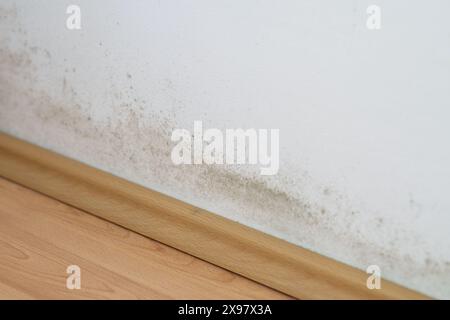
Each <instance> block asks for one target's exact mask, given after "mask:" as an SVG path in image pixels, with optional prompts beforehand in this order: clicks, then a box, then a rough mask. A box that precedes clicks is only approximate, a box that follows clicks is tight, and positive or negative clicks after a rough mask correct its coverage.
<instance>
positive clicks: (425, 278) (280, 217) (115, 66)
mask: <svg viewBox="0 0 450 320" xmlns="http://www.w3.org/2000/svg"><path fill="white" fill-rule="evenodd" d="M43 3H45V4H43ZM69 4H78V5H79V6H80V7H81V12H82V29H81V30H78V31H69V30H67V29H66V27H65V24H66V18H67V14H66V13H65V11H66V7H67V6H68V5H69ZM370 4H377V5H379V6H380V7H381V10H382V20H381V21H382V28H381V30H377V31H370V30H368V29H367V28H366V19H367V14H366V8H367V7H368V5H370ZM449 9H450V3H449V2H448V1H445V0H442V1H437V0H433V1H425V0H422V1H406V0H405V1H403V0H391V1H365V0H360V1H358V0H341V1H332V0H321V1H306V0H305V1H295V0H283V1H273V0H272V1H256V0H246V1H237V0H235V1H224V0H222V1H219V0H216V1H206V0H204V1H193V0H191V1H187V0H186V1H181V0H180V1H133V2H129V1H78V0H77V1H72V0H71V1H35V2H31V1H24V0H22V1H10V0H1V1H0V16H1V20H0V130H2V131H5V132H8V133H10V134H14V135H16V136H18V137H21V138H24V139H26V140H28V141H31V142H34V143H37V144H39V145H41V146H44V147H47V148H50V149H52V150H54V151H57V152H59V153H63V154H65V155H68V156H70V157H73V158H76V159H78V160H81V161H83V162H86V163H88V164H90V165H93V166H95V167H98V168H101V169H104V170H107V171H109V172H112V173H114V174H116V175H119V176H121V177H124V178H126V179H129V180H132V181H134V182H137V183H140V184H142V185H144V186H147V187H149V188H152V189H156V190H159V191H162V192H164V193H167V194H169V195H172V196H175V197H177V198H179V199H182V200H185V201H187V202H189V203H192V204H194V205H197V206H200V207H202V208H205V209H208V210H211V211H212V212H215V213H218V214H221V215H223V216H225V217H228V218H231V219H233V220H237V221H239V222H241V223H244V224H246V225H249V226H252V227H255V228H257V229H260V230H263V231H265V232H267V233H270V234H273V235H275V236H278V237H281V238H283V239H286V240H288V241H291V242H293V243H295V244H298V245H300V246H303V247H306V248H309V249H312V250H314V251H316V252H319V253H321V254H324V255H327V256H330V257H333V258H335V259H338V260H340V261H343V262H345V263H349V264H351V265H353V266H356V267H358V268H361V269H365V268H366V267H367V266H369V265H371V264H376V265H379V266H380V267H381V271H382V276H384V277H387V278H389V279H391V280H394V281H396V282H398V283H401V284H403V285H406V286H408V287H410V288H414V289H417V290H420V291H422V292H425V293H428V294H430V295H433V296H435V297H440V298H450V236H449V230H450V216H449V213H450V197H449V196H448V191H449V190H450V169H449V165H448V164H449V163H450V148H449V137H450V126H449V125H448V122H449V118H450V111H449V107H450V21H449V20H448V18H447V16H448V12H449ZM194 120H202V121H203V123H204V126H206V127H216V128H221V129H224V128H239V127H242V128H268V129H270V128H279V129H280V147H281V149H280V161H281V166H280V171H279V174H278V175H276V176H272V177H270V176H260V175H259V167H253V166H239V167H236V166H183V167H175V166H174V165H173V164H172V162H171V160H170V151H171V149H172V147H173V145H174V143H172V142H171V141H170V134H171V132H172V130H173V129H174V128H186V129H189V130H192V129H193V128H192V126H193V121H194Z"/></svg>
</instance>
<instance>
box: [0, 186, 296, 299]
mask: <svg viewBox="0 0 450 320" xmlns="http://www.w3.org/2000/svg"><path fill="white" fill-rule="evenodd" d="M69 265H78V266H79V267H80V268H81V289H80V290H76V289H75V290H69V289H67V288H66V279H67V277H68V274H67V273H66V268H67V267H68V266H69ZM287 298H290V297H288V296H286V295H284V294H281V293H279V292H277V291H275V290H272V289H270V288H268V287H265V286H263V285H260V284H258V283H256V282H253V281H251V280H248V279H246V278H243V277H241V276H239V275H236V274H234V273H232V272H229V271H227V270H224V269H222V268H219V267H217V266H214V265H212V264H209V263H207V262H205V261H202V260H199V259H197V258H195V257H192V256H190V255H187V254H185V253H182V252H180V251H178V250H175V249H173V248H170V247H168V246H166V245H163V244H161V243H158V242H156V241H153V240H151V239H148V238H146V237H144V236H141V235H139V234H137V233H134V232H132V231H129V230H127V229H124V228H122V227H120V226H117V225H115V224H112V223H110V222H107V221H105V220H102V219H100V218H97V217H94V216H92V215H90V214H87V213H85V212H83V211H80V210H78V209H75V208H73V207H70V206H67V205H65V204H63V203H61V202H59V201H56V200H54V199H51V198H49V197H46V196H44V195H42V194H39V193H37V192H34V191H32V190H29V189H26V188H24V187H22V186H19V185H17V184H14V183H12V182H10V181H7V180H5V179H2V178H0V299H287Z"/></svg>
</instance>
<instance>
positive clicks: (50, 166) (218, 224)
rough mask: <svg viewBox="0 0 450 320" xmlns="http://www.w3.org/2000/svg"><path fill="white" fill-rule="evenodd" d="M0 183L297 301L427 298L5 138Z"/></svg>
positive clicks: (1, 148) (0, 143)
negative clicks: (370, 281)
mask: <svg viewBox="0 0 450 320" xmlns="http://www.w3.org/2000/svg"><path fill="white" fill-rule="evenodd" d="M0 176H3V177H5V178H7V179H9V180H12V181H14V182H16V183H19V184H22V185H24V186H26V187H28V188H31V189H33V190H36V191H39V192H41V193H43V194H45V195H48V196H50V197H53V198H56V199H58V200H60V201H62V202H64V203H67V204H70V205H72V206H74V207H77V208H79V209H82V210H84V211H87V212H89V213H92V214H94V215H96V216H99V217H101V218H104V219H106V220H109V221H112V222H114V223H117V224H119V225H121V226H124V227H126V228H128V229H131V230H133V231H135V232H138V233H140V234H143V235H145V236H148V237H149V238H152V239H155V240H157V241H160V242H162V243H164V244H167V245H169V246H172V247H174V248H177V249H179V250H181V251H184V252H187V253H189V254H191V255H193V256H196V257H198V258H201V259H203V260H206V261H208V262H211V263H213V264H215V265H218V266H221V267H223V268H225V269H228V270H231V271H233V272H236V273H238V274H241V275H243V276H245V277H247V278H250V279H252V280H255V281H257V282H260V283H262V284H265V285H267V286H269V287H272V288H274V289H277V290H279V291H281V292H284V293H286V294H289V295H291V296H294V297H296V298H300V299H426V298H427V297H426V296H424V295H422V294H419V293H417V292H414V291H411V290H409V289H406V288H404V287H401V286H399V285H396V284H394V283H391V282H388V281H386V280H382V288H381V289H379V290H369V289H367V287H366V280H367V274H366V273H364V272H362V271H360V270H357V269H355V268H352V267H350V266H348V265H345V264H342V263H340V262H337V261H335V260H332V259H330V258H327V257H324V256H322V255H319V254H316V253H313V252H311V251H309V250H306V249H303V248H301V247H298V246H295V245H293V244H290V243H288V242H286V241H283V240H280V239H277V238H275V237H272V236H270V235H267V234H265V233H262V232H259V231H257V230H254V229H252V228H248V227H246V226H243V225H241V224H239V223H236V222H233V221H230V220H228V219H225V218H223V217H220V216H218V215H215V214H212V213H210V212H207V211H205V210H202V209H200V208H197V207H194V206H192V205H189V204H187V203H184V202H182V201H179V200H177V199H174V198H171V197H169V196H166V195H164V194H161V193H158V192H156V191H153V190H150V189H146V188H144V187H142V186H139V185H137V184H134V183H131V182H129V181H126V180H124V179H121V178H119V177H116V176H114V175H111V174H109V173H106V172H103V171H101V170H98V169H95V168H92V167H90V166H88V165H85V164H83V163H80V162H78V161H75V160H72V159H69V158H66V157H64V156H61V155H59V154H56V153H53V152H51V151H48V150H46V149H43V148H41V147H38V146H35V145H32V144H30V143H27V142H25V141H22V140H19V139H16V138H14V137H11V136H9V135H7V134H4V133H1V132H0Z"/></svg>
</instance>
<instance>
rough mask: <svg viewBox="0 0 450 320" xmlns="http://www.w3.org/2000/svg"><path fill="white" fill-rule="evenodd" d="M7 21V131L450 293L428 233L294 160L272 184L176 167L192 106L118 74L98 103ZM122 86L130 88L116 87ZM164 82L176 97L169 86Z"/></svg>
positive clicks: (1, 70)
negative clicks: (174, 157) (152, 95)
mask: <svg viewBox="0 0 450 320" xmlns="http://www.w3.org/2000/svg"><path fill="white" fill-rule="evenodd" d="M0 15H1V16H2V17H6V18H5V19H3V18H2V22H1V23H0V27H1V29H0V30H2V32H1V33H0V34H1V37H2V42H1V45H0V130H2V131H5V132H7V133H10V134H13V135H16V136H18V137H20V138H23V139H25V140H28V141H31V142H33V143H36V144H38V145H41V146H43V147H46V148H49V149H51V150H54V151H56V152H59V153H62V154H65V155H67V156H69V157H72V158H75V159H78V160H80V161H83V162H85V163H87V164H89V165H92V166H95V167H98V168H100V169H103V170H107V171H109V172H111V173H113V174H115V175H118V176H121V177H123V178H126V179H128V180H131V181H134V182H136V183H139V184H141V185H144V186H146V187H149V188H152V189H156V190H158V191H160V192H163V193H166V194H169V195H171V196H174V197H177V198H179V199H181V200H184V201H187V202H189V203H192V204H194V205H197V206H200V207H202V208H204V209H207V210H210V211H212V212H214V213H217V214H221V215H223V216H225V217H227V218H230V219H232V220H235V221H238V222H240V223H243V224H246V225H249V226H251V227H254V228H257V229H260V230H262V231H264V232H267V233H270V234H273V235H275V236H277V237H280V238H283V239H286V240H288V241H291V242H293V243H295V244H297V245H300V246H303V247H306V248H308V249H311V250H313V251H316V252H318V253H321V254H324V255H327V256H330V257H333V258H335V259H337V260H340V261H343V262H346V263H349V264H351V265H354V266H356V267H358V268H361V269H365V268H366V267H367V266H368V265H371V264H373V263H374V261H376V264H378V265H380V266H381V268H382V270H383V275H384V276H386V277H388V278H389V279H391V280H394V281H396V282H399V283H401V284H403V285H405V286H408V287H411V288H414V289H418V290H422V291H423V292H425V293H429V294H432V295H435V296H440V297H445V296H447V297H448V296H450V292H449V291H448V288H450V283H449V280H448V277H447V275H448V274H449V273H450V262H449V261H448V260H445V259H442V257H441V256H440V253H438V254H434V253H433V252H432V251H431V249H432V244H427V240H426V239H424V238H423V235H419V234H417V235H416V234H411V233H410V231H409V230H408V229H407V228H406V227H404V226H402V225H400V224H394V223H396V222H397V221H395V220H392V219H391V218H390V217H384V216H382V215H380V216H366V215H365V213H364V212H361V211H360V210H359V208H358V207H357V206H355V205H354V204H353V203H352V202H351V200H350V199H349V198H348V197H347V196H346V195H345V194H343V193H341V192H340V191H339V190H336V189H335V188H334V187H333V186H330V185H321V184H320V183H318V182H317V181H315V180H314V178H313V177H311V175H310V174H309V173H308V172H307V171H302V170H301V169H299V168H298V167H296V166H295V163H291V162H289V159H281V160H282V161H283V166H281V168H280V172H279V174H278V175H277V176H273V177H267V176H260V175H259V173H258V172H259V170H255V168H252V167H249V166H229V165H222V166H221V165H211V166H206V165H200V166H199V165H181V166H175V165H174V164H173V163H172V161H171V159H170V153H171V150H172V148H173V146H174V143H173V142H172V141H171V140H170V136H171V133H172V131H173V130H174V129H175V128H180V127H183V126H185V125H186V123H184V122H183V119H184V117H185V116H186V115H187V114H188V113H189V108H187V107H185V106H183V105H182V104H177V103H174V104H173V105H171V106H170V107H168V108H160V106H158V105H157V101H148V99H147V98H146V97H143V95H141V94H140V92H139V90H137V89H136V87H137V86H136V84H134V82H133V81H134V77H133V74H131V73H129V72H127V73H124V74H122V75H121V77H122V78H121V79H120V81H119V79H118V76H117V75H114V76H111V78H110V81H109V82H108V83H104V92H101V93H99V94H100V95H101V96H102V97H104V99H103V100H104V104H103V105H102V106H98V105H96V104H93V103H92V102H91V101H89V100H87V99H86V95H85V94H84V93H83V92H82V91H80V90H82V89H83V86H85V85H87V84H85V83H81V84H80V83H78V82H76V81H75V80H74V79H75V78H74V75H75V74H77V73H79V72H82V71H80V70H79V68H78V67H77V66H75V65H70V64H69V63H67V65H65V66H64V67H61V66H60V65H58V64H57V63H56V62H54V57H53V56H54V54H53V53H52V52H50V51H49V50H48V49H46V48H44V47H40V46H38V45H37V44H36V43H32V42H31V41H30V40H29V39H28V37H27V32H26V31H25V30H24V28H23V27H22V26H21V24H20V23H19V21H18V18H17V12H16V10H15V9H1V10H0ZM102 47H103V45H102ZM105 50H107V49H105ZM50 69H59V70H61V74H60V75H59V79H56V82H57V83H59V86H58V87H57V88H55V87H52V88H48V87H46V83H45V82H44V80H45V77H46V76H47V71H48V70H50ZM86 81H89V79H86ZM123 81H125V82H127V83H128V85H127V86H126V87H125V86H120V85H118V83H122V82H123ZM161 82H162V86H166V89H167V90H171V86H172V84H171V82H170V80H167V79H166V80H164V79H162V80H161ZM100 100H101V99H100ZM100 107H101V108H103V109H104V111H103V114H101V115H99V113H98V108H100ZM369 227H370V228H372V231H370V232H366V231H367V230H368V229H369ZM373 228H374V229H375V230H373ZM373 233H377V234H378V235H381V236H380V239H379V241H374V240H373V237H372V236H373ZM405 248H408V250H406V251H405ZM415 250H416V251H420V252H416V253H417V254H413V253H414V251H415Z"/></svg>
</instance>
